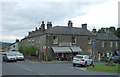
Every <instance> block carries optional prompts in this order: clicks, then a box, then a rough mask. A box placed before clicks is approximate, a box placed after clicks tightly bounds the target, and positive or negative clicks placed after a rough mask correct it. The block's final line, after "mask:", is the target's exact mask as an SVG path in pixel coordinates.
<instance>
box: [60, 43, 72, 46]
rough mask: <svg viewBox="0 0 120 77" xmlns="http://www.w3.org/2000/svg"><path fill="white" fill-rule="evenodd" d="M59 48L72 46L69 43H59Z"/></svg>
mask: <svg viewBox="0 0 120 77" xmlns="http://www.w3.org/2000/svg"><path fill="white" fill-rule="evenodd" d="M59 46H72V43H71V42H60V43H59Z"/></svg>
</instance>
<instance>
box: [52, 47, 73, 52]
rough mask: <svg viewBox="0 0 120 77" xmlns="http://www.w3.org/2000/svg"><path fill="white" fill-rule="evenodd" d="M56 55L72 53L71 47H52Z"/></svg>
mask: <svg viewBox="0 0 120 77" xmlns="http://www.w3.org/2000/svg"><path fill="white" fill-rule="evenodd" d="M52 49H53V50H54V52H55V53H71V52H72V51H71V50H70V48H69V47H52Z"/></svg>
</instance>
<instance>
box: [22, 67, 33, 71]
mask: <svg viewBox="0 0 120 77" xmlns="http://www.w3.org/2000/svg"><path fill="white" fill-rule="evenodd" d="M24 68H25V69H26V70H28V71H32V70H31V69H29V68H27V67H24Z"/></svg>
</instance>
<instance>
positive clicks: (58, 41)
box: [21, 21, 95, 59]
mask: <svg viewBox="0 0 120 77" xmlns="http://www.w3.org/2000/svg"><path fill="white" fill-rule="evenodd" d="M45 26H47V29H45ZM92 40H95V34H94V33H93V32H91V31H89V30H88V29H87V24H82V27H81V28H79V27H73V23H72V21H68V25H67V26H53V25H52V23H51V22H47V24H46V25H45V23H44V21H42V24H41V25H40V27H39V29H37V28H36V29H35V31H32V32H29V34H28V36H26V37H25V38H23V39H22V40H21V45H25V44H31V45H35V46H36V47H37V48H38V49H39V50H40V52H42V51H44V56H46V57H47V59H54V58H60V59H62V58H64V59H69V58H72V57H73V56H74V55H76V54H78V53H86V54H88V55H92V54H91V53H92Z"/></svg>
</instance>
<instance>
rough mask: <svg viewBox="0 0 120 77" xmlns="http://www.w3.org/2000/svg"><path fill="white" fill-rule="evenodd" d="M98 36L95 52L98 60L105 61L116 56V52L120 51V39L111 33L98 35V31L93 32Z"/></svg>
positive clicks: (94, 47)
mask: <svg viewBox="0 0 120 77" xmlns="http://www.w3.org/2000/svg"><path fill="white" fill-rule="evenodd" d="M92 32H94V33H95V34H96V37H95V45H94V46H93V51H94V52H95V53H94V54H95V56H96V59H97V60H104V59H106V58H107V57H110V56H114V55H116V54H115V51H118V50H120V38H118V37H116V36H115V35H114V34H110V33H96V29H93V31H92Z"/></svg>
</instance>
